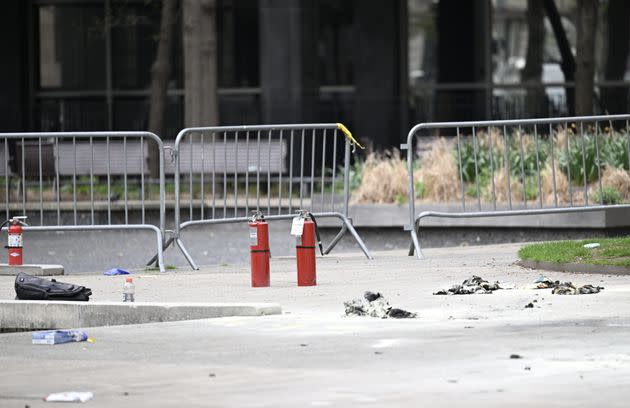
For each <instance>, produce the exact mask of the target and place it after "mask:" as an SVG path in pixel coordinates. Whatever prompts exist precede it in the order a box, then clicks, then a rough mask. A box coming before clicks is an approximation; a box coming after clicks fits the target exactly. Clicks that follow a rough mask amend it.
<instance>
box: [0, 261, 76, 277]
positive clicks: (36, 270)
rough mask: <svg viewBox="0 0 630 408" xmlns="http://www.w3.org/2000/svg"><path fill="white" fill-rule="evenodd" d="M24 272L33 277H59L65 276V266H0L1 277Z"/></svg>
mask: <svg viewBox="0 0 630 408" xmlns="http://www.w3.org/2000/svg"><path fill="white" fill-rule="evenodd" d="M20 272H24V273H27V274H29V275H33V276H57V275H63V272H64V271H63V265H36V264H25V265H21V266H14V265H7V264H0V276H16V275H17V274H18V273H20Z"/></svg>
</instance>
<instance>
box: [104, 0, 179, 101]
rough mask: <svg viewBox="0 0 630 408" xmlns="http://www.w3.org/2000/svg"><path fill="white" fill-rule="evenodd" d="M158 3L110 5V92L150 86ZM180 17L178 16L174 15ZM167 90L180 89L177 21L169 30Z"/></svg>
mask: <svg viewBox="0 0 630 408" xmlns="http://www.w3.org/2000/svg"><path fill="white" fill-rule="evenodd" d="M161 7H162V3H161V2H159V1H152V2H146V1H145V2H141V3H130V2H128V1H123V2H114V3H112V16H111V19H110V27H111V33H112V81H113V88H114V89H145V88H148V87H149V86H150V84H151V66H152V64H153V61H154V60H155V54H156V52H157V45H158V41H159V31H160V17H161ZM179 15H181V14H180V13H178V16H179ZM173 34H174V35H173V58H172V64H173V66H172V69H171V83H170V84H169V87H170V88H181V87H183V81H182V63H181V62H182V48H181V21H180V19H178V22H177V23H176V26H175V27H174V29H173Z"/></svg>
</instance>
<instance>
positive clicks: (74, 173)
mask: <svg viewBox="0 0 630 408" xmlns="http://www.w3.org/2000/svg"><path fill="white" fill-rule="evenodd" d="M22 140H24V139H22ZM72 152H73V158H74V160H73V169H72V213H73V214H74V225H77V143H76V138H75V137H73V138H72Z"/></svg>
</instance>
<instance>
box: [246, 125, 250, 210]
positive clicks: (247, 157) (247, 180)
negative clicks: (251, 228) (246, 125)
mask: <svg viewBox="0 0 630 408" xmlns="http://www.w3.org/2000/svg"><path fill="white" fill-rule="evenodd" d="M245 150H246V155H245V161H246V162H247V163H246V166H245V167H246V168H245V215H246V216H247V215H249V130H248V131H247V132H245Z"/></svg>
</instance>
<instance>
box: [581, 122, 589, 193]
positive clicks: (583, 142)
mask: <svg viewBox="0 0 630 408" xmlns="http://www.w3.org/2000/svg"><path fill="white" fill-rule="evenodd" d="M580 136H581V139H582V176H583V177H582V178H583V180H584V205H585V206H587V205H588V184H587V181H586V178H587V175H586V141H585V140H584V139H585V136H584V123H583V122H580Z"/></svg>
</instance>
